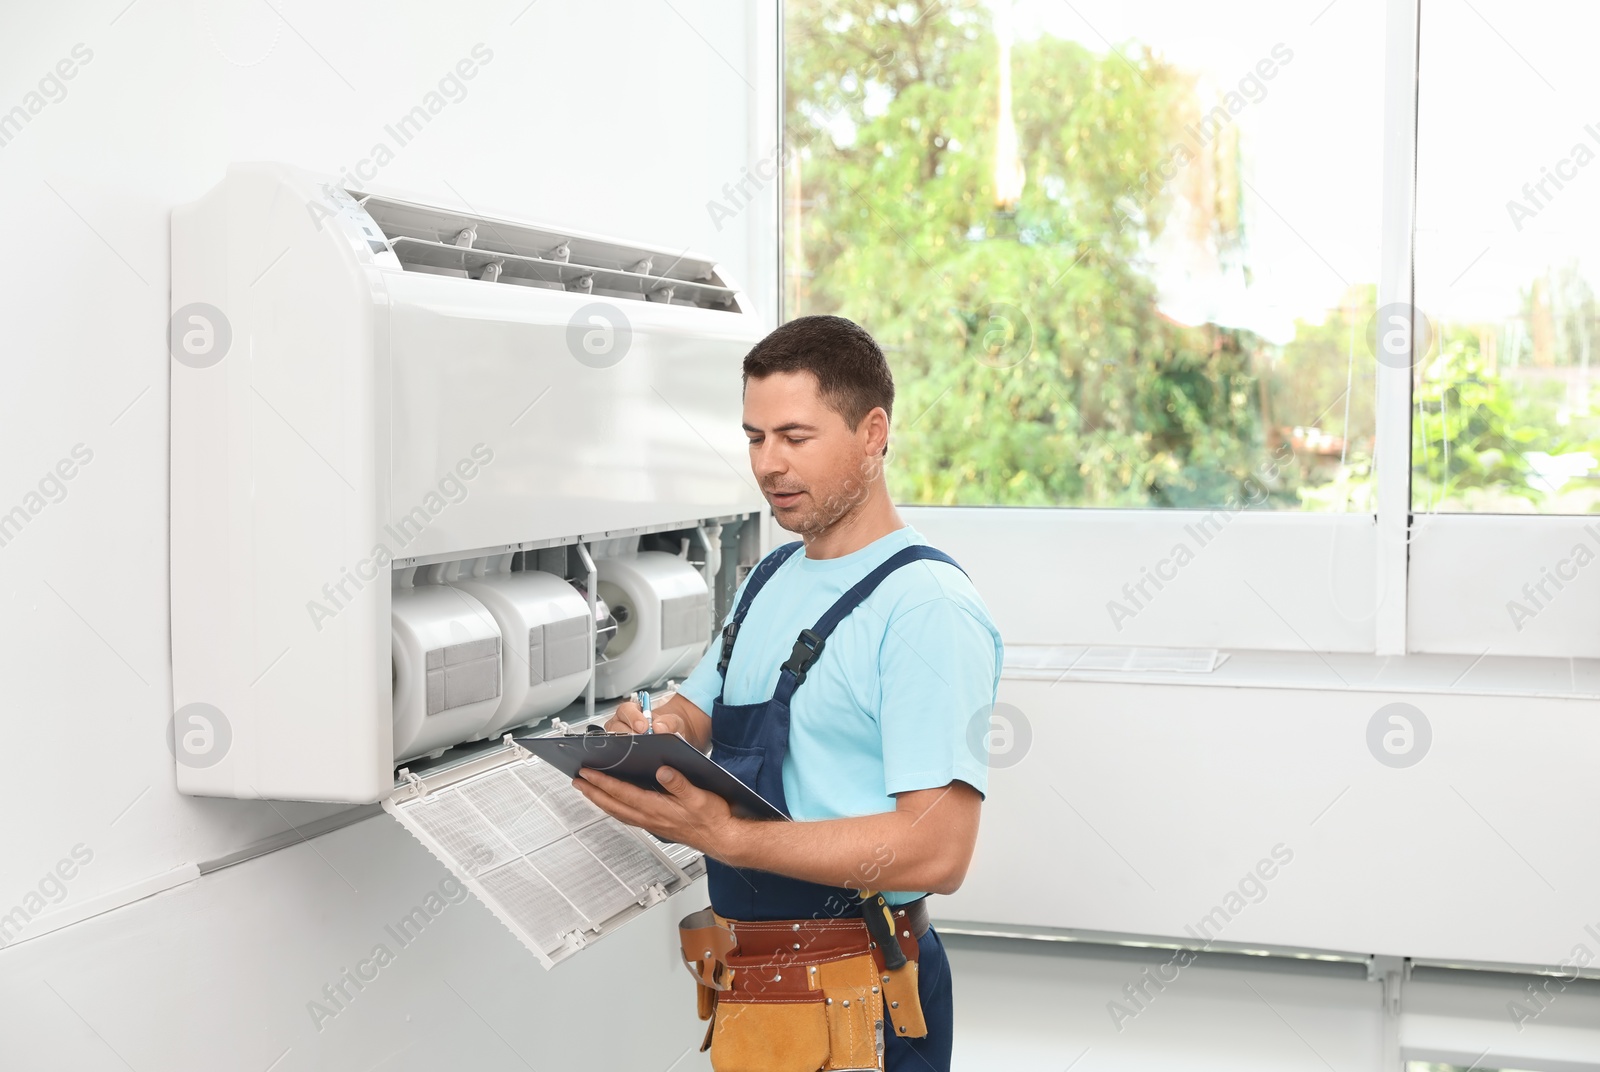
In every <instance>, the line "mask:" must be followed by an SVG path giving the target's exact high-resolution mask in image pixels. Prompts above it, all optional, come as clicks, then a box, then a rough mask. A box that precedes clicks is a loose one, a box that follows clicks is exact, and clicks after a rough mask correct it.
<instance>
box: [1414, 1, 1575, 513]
mask: <svg viewBox="0 0 1600 1072" xmlns="http://www.w3.org/2000/svg"><path fill="white" fill-rule="evenodd" d="M1422 28H1423V30H1422V50H1421V83H1422V84H1421V92H1420V96H1419V100H1418V121H1417V125H1418V190H1417V243H1416V249H1417V304H1418V307H1419V308H1420V309H1421V311H1422V312H1423V313H1424V314H1425V315H1426V316H1427V317H1429V318H1430V320H1431V322H1432V334H1433V335H1434V336H1435V338H1434V340H1433V344H1432V345H1431V347H1430V348H1429V351H1428V353H1427V355H1426V357H1424V358H1423V359H1421V360H1420V361H1418V362H1417V365H1416V367H1415V368H1414V371H1413V376H1414V387H1413V392H1414V394H1413V398H1414V413H1413V422H1412V431H1413V435H1412V439H1413V450H1412V462H1413V468H1414V472H1413V477H1412V502H1413V505H1414V508H1415V509H1417V510H1448V511H1493V512H1499V513H1530V512H1537V513H1591V512H1594V511H1595V510H1596V509H1600V505H1597V504H1600V470H1597V468H1596V459H1597V458H1600V412H1597V411H1596V402H1600V398H1595V397H1591V395H1592V393H1593V392H1592V384H1593V383H1594V377H1593V373H1592V372H1591V371H1590V365H1591V363H1592V362H1593V361H1594V360H1595V359H1596V358H1597V357H1600V355H1597V354H1595V353H1594V348H1595V343H1596V321H1595V316H1596V312H1595V282H1596V276H1597V271H1600V265H1597V262H1596V257H1595V239H1596V235H1597V234H1600V231H1597V227H1600V164H1596V159H1597V154H1600V111H1596V110H1595V108H1594V104H1595V101H1596V99H1597V97H1600V68H1597V67H1596V65H1595V62H1594V56H1593V51H1594V49H1593V43H1594V40H1595V36H1596V34H1597V33H1600V8H1596V7H1595V6H1594V5H1592V4H1557V3H1553V2H1550V0H1535V2H1532V3H1527V2H1520V3H1511V2H1509V0H1475V2H1474V3H1473V4H1471V5H1468V4H1462V3H1458V2H1456V0H1450V2H1448V3H1441V2H1436V0H1428V2H1426V3H1425V4H1424V6H1423V11H1422Z"/></svg>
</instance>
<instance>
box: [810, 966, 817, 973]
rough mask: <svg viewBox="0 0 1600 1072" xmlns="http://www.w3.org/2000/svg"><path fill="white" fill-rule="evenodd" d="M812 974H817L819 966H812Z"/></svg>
mask: <svg viewBox="0 0 1600 1072" xmlns="http://www.w3.org/2000/svg"><path fill="white" fill-rule="evenodd" d="M811 974H812V975H815V974H817V966H816V965H815V964H813V965H811Z"/></svg>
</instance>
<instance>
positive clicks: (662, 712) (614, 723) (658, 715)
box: [605, 700, 693, 742]
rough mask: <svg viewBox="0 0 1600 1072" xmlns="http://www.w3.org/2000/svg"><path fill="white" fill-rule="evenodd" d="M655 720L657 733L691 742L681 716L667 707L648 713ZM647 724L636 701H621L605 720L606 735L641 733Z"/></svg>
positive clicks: (642, 711) (687, 728) (686, 726)
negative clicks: (671, 735)
mask: <svg viewBox="0 0 1600 1072" xmlns="http://www.w3.org/2000/svg"><path fill="white" fill-rule="evenodd" d="M650 714H651V717H652V718H653V719H654V720H655V727H656V732H657V733H676V734H680V735H681V736H682V737H683V738H684V740H687V741H691V742H692V740H693V739H692V738H691V737H690V736H689V727H688V725H687V724H686V723H685V722H684V720H683V716H682V715H680V714H678V712H676V711H673V710H671V709H670V708H668V707H658V708H655V709H654V710H652V711H651V712H650ZM648 725H649V723H648V722H646V721H645V717H644V710H643V709H642V708H641V707H640V706H639V702H638V701H637V700H623V701H622V702H620V703H618V704H617V710H616V713H615V714H613V715H612V716H611V717H610V718H609V719H607V720H606V724H605V730H606V732H607V733H643V732H644V731H645V729H646V728H647V727H648Z"/></svg>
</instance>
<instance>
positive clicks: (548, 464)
mask: <svg viewBox="0 0 1600 1072" xmlns="http://www.w3.org/2000/svg"><path fill="white" fill-rule="evenodd" d="M389 282H390V296H391V300H392V302H393V304H392V311H391V323H390V328H391V331H390V340H391V342H390V371H391V375H392V385H393V395H392V407H393V409H392V427H393V439H392V454H391V458H390V468H389V482H390V487H389V502H390V504H391V511H392V513H393V514H394V515H395V516H394V518H393V519H391V520H392V521H393V522H394V523H395V524H394V528H393V530H392V532H391V535H392V536H394V537H395V538H396V541H397V542H398V543H400V544H401V547H400V548H399V549H397V552H396V554H397V557H420V556H426V555H430V554H437V553H442V552H446V551H453V550H459V549H461V548H487V547H495V546H500V545H509V544H514V543H516V542H517V541H520V540H536V539H545V538H552V537H560V536H567V535H571V534H574V533H599V532H605V531H610V530H616V529H626V528H635V527H641V526H648V525H653V524H659V523H667V522H672V521H675V520H680V519H681V518H683V517H685V516H694V515H701V516H716V515H722V514H730V513H738V512H742V511H748V510H756V509H760V508H761V507H762V505H763V499H762V497H761V495H760V493H759V490H758V489H757V487H756V484H755V481H754V478H753V477H752V476H751V474H750V469H749V459H748V455H747V453H746V450H745V447H744V442H745V440H744V435H743V432H742V431H741V430H740V427H739V422H738V414H739V412H740V409H741V402H740V396H741V383H740V362H741V360H742V358H743V357H744V354H745V353H746V352H747V351H748V350H749V349H750V347H751V346H752V345H754V343H755V342H756V340H757V339H758V338H759V337H760V331H759V325H758V324H757V323H756V322H755V320H754V318H753V317H750V316H746V315H743V314H737V313H729V312H725V311H720V310H707V309H699V308H694V307H690V306H680V305H667V304H657V303H651V302H642V301H606V300H604V299H596V298H594V297H593V296H591V295H585V294H569V293H565V292H560V291H548V290H537V289H532V288H526V287H520V286H504V285H500V286H496V285H490V284H486V283H483V282H481V281H479V280H473V279H463V278H454V277H447V276H436V275H430V274H426V273H420V272H405V273H403V274H402V273H398V272H397V273H392V274H391V276H390V280H389ZM607 347H609V350H607ZM592 350H593V351H599V352H598V353H594V352H591V351H592ZM468 474H470V476H469V475H468Z"/></svg>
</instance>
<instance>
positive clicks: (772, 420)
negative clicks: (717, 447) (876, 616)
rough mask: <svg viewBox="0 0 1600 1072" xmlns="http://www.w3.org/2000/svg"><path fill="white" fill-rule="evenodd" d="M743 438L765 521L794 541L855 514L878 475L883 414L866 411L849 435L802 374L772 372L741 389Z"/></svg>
mask: <svg viewBox="0 0 1600 1072" xmlns="http://www.w3.org/2000/svg"><path fill="white" fill-rule="evenodd" d="M744 430H745V435H746V436H748V437H749V440H750V471H751V472H753V473H754V474H755V477H756V480H758V481H759V482H760V484H761V490H762V492H763V493H764V494H765V495H766V497H767V501H768V502H769V503H771V504H772V512H773V516H774V517H775V518H776V519H777V522H778V524H780V525H782V526H783V527H784V528H786V529H788V530H789V531H790V532H793V533H797V534H798V535H801V536H813V535H817V534H819V533H822V532H826V531H827V530H828V529H829V528H831V527H832V526H833V525H834V524H835V523H836V522H838V521H839V519H840V518H842V517H844V516H845V515H846V514H849V513H850V512H851V511H853V510H855V509H857V508H859V507H860V506H861V504H862V503H864V502H865V501H866V500H867V498H868V496H869V495H871V494H872V493H873V491H874V488H875V486H876V481H877V479H878V477H879V476H880V475H881V473H882V462H883V459H882V457H881V455H882V452H883V447H884V443H885V441H886V440H887V437H888V420H887V418H886V417H885V415H884V412H883V410H881V409H875V410H873V411H872V412H871V413H869V414H868V415H867V416H866V417H864V418H863V419H862V421H861V426H860V427H859V428H857V429H856V430H855V431H854V432H852V431H851V430H850V425H849V424H847V423H845V419H844V418H843V417H842V416H840V415H839V413H838V412H837V411H835V410H833V409H832V408H830V407H829V406H828V404H827V403H826V402H824V401H823V399H822V396H821V394H820V393H819V392H818V390H817V378H816V377H815V376H813V375H812V374H811V373H809V372H775V373H773V374H772V375H770V376H767V377H764V378H762V379H751V380H750V381H749V382H748V383H746V384H745V391H744Z"/></svg>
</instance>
